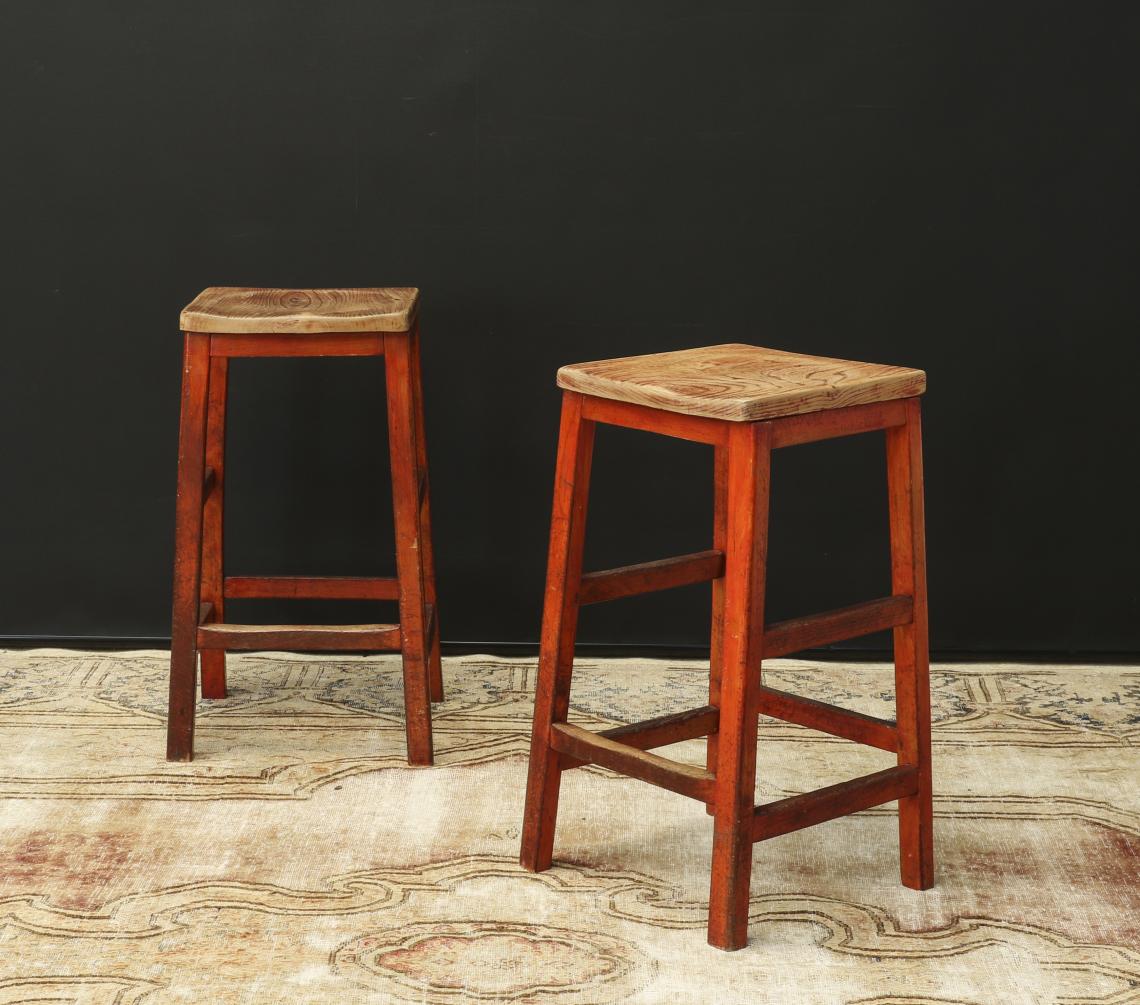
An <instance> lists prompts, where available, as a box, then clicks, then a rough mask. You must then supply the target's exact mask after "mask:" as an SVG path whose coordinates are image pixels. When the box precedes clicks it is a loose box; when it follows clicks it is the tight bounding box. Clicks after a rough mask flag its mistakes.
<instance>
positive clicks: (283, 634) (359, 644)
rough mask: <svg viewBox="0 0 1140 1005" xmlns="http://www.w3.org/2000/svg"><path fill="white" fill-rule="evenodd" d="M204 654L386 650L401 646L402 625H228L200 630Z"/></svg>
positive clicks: (199, 634)
mask: <svg viewBox="0 0 1140 1005" xmlns="http://www.w3.org/2000/svg"><path fill="white" fill-rule="evenodd" d="M198 648H199V649H201V650H202V651H203V655H205V653H206V652H207V651H208V650H213V649H253V650H257V649H279V650H282V651H283V652H294V651H302V652H303V651H305V650H312V651H314V652H385V651H393V650H398V649H399V648H400V626H399V625H379V624H376V625H226V624H208V625H202V626H201V627H200V628H199V629H198Z"/></svg>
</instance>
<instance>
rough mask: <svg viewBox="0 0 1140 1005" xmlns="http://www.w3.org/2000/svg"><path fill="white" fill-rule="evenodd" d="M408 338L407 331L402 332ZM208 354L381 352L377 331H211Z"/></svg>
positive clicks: (380, 340) (254, 354)
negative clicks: (314, 333) (287, 333)
mask: <svg viewBox="0 0 1140 1005" xmlns="http://www.w3.org/2000/svg"><path fill="white" fill-rule="evenodd" d="M403 337H404V338H407V335H404V336H403ZM208 338H209V339H210V355H211V356H278V357H285V356H292V357H297V356H380V355H382V354H383V352H384V339H385V336H384V335H382V334H380V333H379V332H325V333H322V334H320V335H272V334H264V335H262V334H256V335H210V336H208Z"/></svg>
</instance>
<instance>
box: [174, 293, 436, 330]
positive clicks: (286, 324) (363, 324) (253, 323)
mask: <svg viewBox="0 0 1140 1005" xmlns="http://www.w3.org/2000/svg"><path fill="white" fill-rule="evenodd" d="M419 293H420V291H419V290H417V289H415V288H414V287H403V286H392V287H379V286H377V287H366V288H355V289H343V288H342V289H335V290H284V289H265V288H254V287H249V286H210V287H208V288H207V289H205V290H203V291H202V292H201V293H199V294H198V296H196V297H195V298H194V299H193V301H192V302H191V303H189V304H187V306H186V307H185V308H184V309H183V311H182V316H181V325H180V327H181V329H182V331H184V332H211V333H217V334H233V335H244V334H257V335H264V334H275V335H288V334H297V335H319V334H322V333H325V332H405V331H409V330H410V329H411V327H412V321H413V319H414V317H415V313H416V308H417V306H418V301H419Z"/></svg>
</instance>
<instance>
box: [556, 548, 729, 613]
mask: <svg viewBox="0 0 1140 1005" xmlns="http://www.w3.org/2000/svg"><path fill="white" fill-rule="evenodd" d="M723 574H724V553H723V552H720V551H699V552H697V553H695V554H693V555H678V556H677V557H676V558H662V559H658V560H657V561H655V562H640V563H638V564H637V565H624V566H622V567H621V568H619V569H606V570H604V571H602V572H588V573H586V574H585V575H584V576H583V577H582V586H581V589H580V590H579V592H578V603H579V604H597V603H601V602H602V601H605V600H618V599H620V598H622V597H632V596H636V595H637V594H641V593H652V592H654V591H656V590H671V589H673V588H674V587H677V586H691V585H692V584H694V583H707V582H708V581H709V580H710V579H717V578H719V577H720V576H722V575H723Z"/></svg>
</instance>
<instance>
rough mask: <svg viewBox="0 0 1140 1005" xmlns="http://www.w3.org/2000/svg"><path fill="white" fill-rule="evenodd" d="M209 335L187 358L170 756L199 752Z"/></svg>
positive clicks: (194, 340) (189, 338)
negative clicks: (197, 714) (197, 726)
mask: <svg viewBox="0 0 1140 1005" xmlns="http://www.w3.org/2000/svg"><path fill="white" fill-rule="evenodd" d="M209 383H210V337H209V336H208V335H198V334H194V333H190V332H187V333H186V336H185V348H184V352H183V361H182V410H181V418H180V424H179V432H178V490H177V502H176V504H175V520H174V610H173V616H172V618H171V628H170V701H169V705H168V714H167V720H166V757H167V760H170V761H189V760H191V758H193V756H194V701H195V698H196V694H195V691H196V690H197V689H196V687H195V684H196V680H195V678H196V677H197V670H198V604H199V602H200V594H199V591H200V588H201V579H200V574H201V563H202V489H203V481H204V479H205V467H206V399H207V395H208V391H209Z"/></svg>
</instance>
